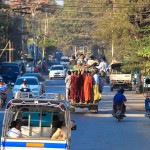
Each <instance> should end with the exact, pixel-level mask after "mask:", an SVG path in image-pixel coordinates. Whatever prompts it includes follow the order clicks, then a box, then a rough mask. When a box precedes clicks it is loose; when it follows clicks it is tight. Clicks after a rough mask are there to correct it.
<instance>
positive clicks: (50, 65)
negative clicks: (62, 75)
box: [47, 60, 59, 71]
mask: <svg viewBox="0 0 150 150" xmlns="http://www.w3.org/2000/svg"><path fill="white" fill-rule="evenodd" d="M53 65H59V63H58V61H56V60H51V61H50V62H49V63H48V68H47V70H48V71H50V69H51V67H52V66H53Z"/></svg>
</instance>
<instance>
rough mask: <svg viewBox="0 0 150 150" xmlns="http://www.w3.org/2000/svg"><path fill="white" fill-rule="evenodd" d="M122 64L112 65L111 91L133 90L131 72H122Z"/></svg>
mask: <svg viewBox="0 0 150 150" xmlns="http://www.w3.org/2000/svg"><path fill="white" fill-rule="evenodd" d="M121 65H122V64H121V63H113V64H111V65H110V76H109V77H110V90H111V91H113V89H117V88H119V87H122V88H125V89H129V90H132V75H131V72H122V71H121Z"/></svg>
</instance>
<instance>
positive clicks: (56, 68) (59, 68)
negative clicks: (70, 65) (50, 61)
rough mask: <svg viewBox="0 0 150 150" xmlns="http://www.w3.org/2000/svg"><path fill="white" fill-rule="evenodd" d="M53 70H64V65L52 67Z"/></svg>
mask: <svg viewBox="0 0 150 150" xmlns="http://www.w3.org/2000/svg"><path fill="white" fill-rule="evenodd" d="M51 70H63V67H52V68H51Z"/></svg>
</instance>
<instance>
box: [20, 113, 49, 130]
mask: <svg viewBox="0 0 150 150" xmlns="http://www.w3.org/2000/svg"><path fill="white" fill-rule="evenodd" d="M41 115H42V116H41V119H42V122H41V123H42V124H41V126H42V127H50V125H51V120H52V114H51V112H43V113H42V114H41ZM28 117H29V112H23V116H22V120H23V121H24V120H26V121H28V119H29V118H28ZM27 125H28V124H27ZM30 126H36V127H39V126H40V112H31V113H30Z"/></svg>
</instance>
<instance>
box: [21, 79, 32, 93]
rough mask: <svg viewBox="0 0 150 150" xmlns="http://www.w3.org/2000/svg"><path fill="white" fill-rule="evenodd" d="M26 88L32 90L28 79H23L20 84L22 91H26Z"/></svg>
mask: <svg viewBox="0 0 150 150" xmlns="http://www.w3.org/2000/svg"><path fill="white" fill-rule="evenodd" d="M24 89H26V91H27V92H28V91H29V90H30V88H29V85H28V84H27V80H26V79H23V83H22V84H21V86H20V91H24Z"/></svg>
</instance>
